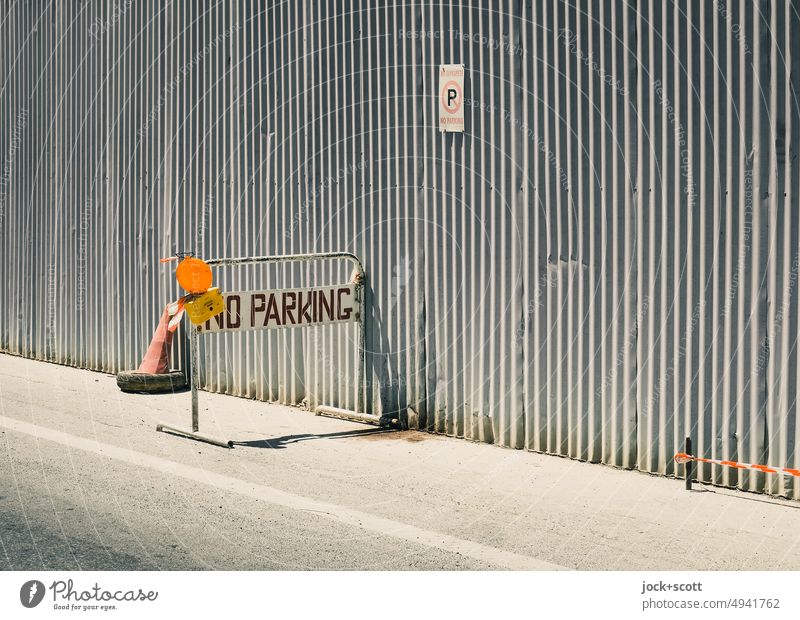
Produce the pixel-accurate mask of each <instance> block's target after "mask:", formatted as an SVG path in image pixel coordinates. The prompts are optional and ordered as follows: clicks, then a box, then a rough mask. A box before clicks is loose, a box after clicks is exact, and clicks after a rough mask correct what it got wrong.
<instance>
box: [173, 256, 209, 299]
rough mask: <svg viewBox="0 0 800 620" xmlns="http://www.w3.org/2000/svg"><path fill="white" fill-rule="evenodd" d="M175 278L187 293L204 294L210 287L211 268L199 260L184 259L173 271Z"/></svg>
mask: <svg viewBox="0 0 800 620" xmlns="http://www.w3.org/2000/svg"><path fill="white" fill-rule="evenodd" d="M175 277H176V278H177V279H178V284H180V285H181V286H182V287H183V288H184V290H186V292H188V293H205V292H206V291H207V290H208V289H209V288H210V287H211V267H209V266H208V265H207V264H206V263H205V262H203V261H201V260H200V259H199V258H192V257H189V258H184V259H183V260H182V261H181V262H180V263H179V264H178V268H177V269H176V270H175Z"/></svg>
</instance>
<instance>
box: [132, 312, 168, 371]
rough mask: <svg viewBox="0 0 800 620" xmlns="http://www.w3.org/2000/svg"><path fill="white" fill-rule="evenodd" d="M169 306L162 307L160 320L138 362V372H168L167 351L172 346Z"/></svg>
mask: <svg viewBox="0 0 800 620" xmlns="http://www.w3.org/2000/svg"><path fill="white" fill-rule="evenodd" d="M169 319H170V315H169V307H166V308H164V312H162V313H161V320H160V321H159V322H158V327H157V328H156V331H155V333H154V334H153V339H152V340H151V341H150V346H149V347H147V352H146V353H145V354H144V357H143V358H142V363H141V364H139V372H147V373H150V374H154V375H161V374H164V373H166V372H169V352H170V349H171V347H172V333H173V332H172V331H170V329H169Z"/></svg>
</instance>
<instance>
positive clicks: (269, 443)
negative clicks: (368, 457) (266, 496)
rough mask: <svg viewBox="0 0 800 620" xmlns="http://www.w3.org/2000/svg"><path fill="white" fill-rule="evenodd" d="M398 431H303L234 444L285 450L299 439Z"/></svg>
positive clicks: (235, 443) (337, 437) (378, 429)
mask: <svg viewBox="0 0 800 620" xmlns="http://www.w3.org/2000/svg"><path fill="white" fill-rule="evenodd" d="M396 432H398V431H397V430H396V429H393V428H367V429H364V430H356V431H340V432H338V433H324V434H322V435H317V434H314V433H301V434H299V435H284V436H283V437H273V438H271V439H254V440H252V441H235V442H234V443H233V445H234V446H244V447H246V448H270V449H272V450H283V449H284V448H286V446H287V445H288V444H291V443H297V442H299V441H309V440H311V439H344V438H346V437H361V436H363V435H378V434H384V433H396Z"/></svg>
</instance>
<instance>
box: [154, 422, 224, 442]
mask: <svg viewBox="0 0 800 620" xmlns="http://www.w3.org/2000/svg"><path fill="white" fill-rule="evenodd" d="M156 430H157V431H159V432H162V433H169V434H171V435H178V436H180V437H186V438H187V439H194V440H196V441H203V442H205V443H210V444H214V445H215V446H220V447H221V448H233V441H230V440H227V439H217V438H216V437H211V436H210V435H204V434H202V433H198V432H197V431H187V430H185V429H182V428H177V427H176V426H169V425H167V424H157V425H156Z"/></svg>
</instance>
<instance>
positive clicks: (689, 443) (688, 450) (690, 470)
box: [683, 437, 694, 491]
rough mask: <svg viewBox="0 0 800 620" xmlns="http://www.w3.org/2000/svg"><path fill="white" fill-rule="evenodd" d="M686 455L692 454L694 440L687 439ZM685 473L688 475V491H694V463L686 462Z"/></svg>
mask: <svg viewBox="0 0 800 620" xmlns="http://www.w3.org/2000/svg"><path fill="white" fill-rule="evenodd" d="M683 451H684V452H685V453H686V454H691V453H692V438H691V437H687V438H686V445H685V446H684V450H683ZM683 467H684V472H685V475H686V490H687V491H691V490H692V478H694V461H691V460H690V461H686V464H685V465H684V466H683Z"/></svg>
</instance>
